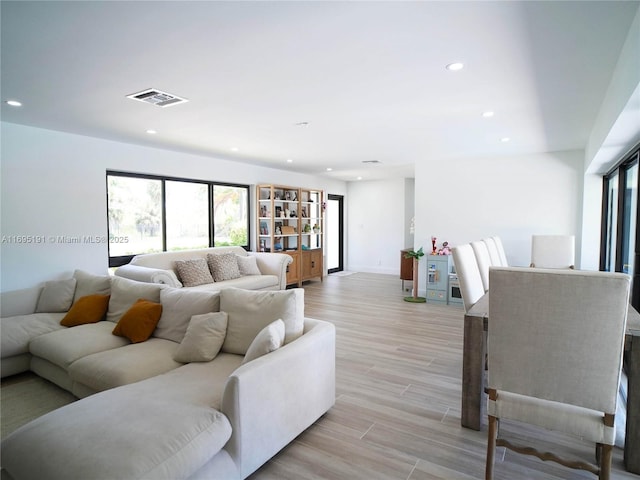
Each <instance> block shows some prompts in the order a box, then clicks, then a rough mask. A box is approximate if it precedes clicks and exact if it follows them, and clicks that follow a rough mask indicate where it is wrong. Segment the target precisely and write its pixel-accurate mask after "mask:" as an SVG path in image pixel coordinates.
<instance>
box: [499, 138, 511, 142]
mask: <svg viewBox="0 0 640 480" xmlns="http://www.w3.org/2000/svg"><path fill="white" fill-rule="evenodd" d="M509 140H511V139H510V138H509V137H502V138H501V139H500V141H501V142H502V143H507V142H508V141H509Z"/></svg>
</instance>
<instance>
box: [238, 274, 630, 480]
mask: <svg viewBox="0 0 640 480" xmlns="http://www.w3.org/2000/svg"><path fill="white" fill-rule="evenodd" d="M304 289H305V315H306V316H308V317H313V318H319V319H323V320H328V321H330V322H332V323H333V324H335V326H336V332H337V333H336V342H337V345H336V356H337V359H336V361H337V368H336V370H337V372H336V377H337V378H336V385H337V387H336V388H337V392H336V397H337V398H336V404H335V406H334V407H333V409H331V410H330V411H329V412H328V413H327V414H326V415H324V416H323V417H322V418H321V419H320V420H318V421H317V422H316V423H315V424H314V425H313V426H312V427H311V428H309V429H308V430H307V431H305V432H304V433H303V434H301V435H300V436H299V437H298V438H297V439H296V440H294V441H293V442H292V443H291V444H289V445H288V446H287V447H286V448H285V449H284V450H282V451H281V452H280V453H279V454H278V455H276V456H275V457H274V458H273V459H272V460H271V461H270V462H269V463H267V464H266V465H264V466H263V467H262V468H261V469H260V470H258V471H257V472H256V473H254V474H253V475H252V476H251V477H250V478H251V479H252V480H267V479H269V480H270V479H279V480H282V479H291V480H294V479H295V480H303V479H340V480H347V479H349V480H355V479H363V480H365V479H366V480H370V479H401V480H405V479H409V480H423V479H446V480H457V479H482V478H484V465H485V451H486V427H485V428H484V429H483V431H481V432H476V431H473V430H469V429H465V428H462V427H461V426H460V385H461V374H462V317H463V310H462V308H461V307H455V306H439V305H433V304H414V303H408V302H404V301H403V297H404V296H405V295H407V294H406V293H405V292H403V291H402V289H401V281H400V280H399V279H398V278H397V277H396V276H393V275H378V274H367V273H355V274H353V275H350V276H332V275H330V276H328V277H325V279H324V281H323V282H319V281H313V282H308V283H305V285H304ZM265 415H268V412H265ZM502 428H503V429H504V430H505V431H509V433H510V434H511V435H512V437H513V436H515V437H516V438H518V437H520V438H526V439H527V441H529V440H531V439H533V440H534V441H537V440H539V439H540V438H543V437H541V435H540V434H539V433H538V432H536V431H531V430H528V429H523V428H519V427H516V426H514V425H507V424H504V423H503V426H502ZM553 439H554V441H555V442H557V444H558V447H553V451H555V452H556V453H565V454H569V455H573V456H575V457H578V458H582V459H587V460H589V461H592V459H593V452H594V448H593V446H592V445H591V444H589V443H585V442H582V441H580V440H576V439H573V438H568V437H564V436H560V435H556V436H554V437H553ZM543 445H544V444H543ZM497 457H498V458H497V459H496V467H495V478H496V479H583V478H586V479H594V478H595V476H593V475H592V474H590V473H587V472H580V471H574V470H568V469H566V468H564V467H561V466H558V465H556V464H554V463H549V462H542V461H540V460H538V459H536V458H533V457H526V456H521V455H518V454H515V453H513V452H510V451H505V449H503V448H499V449H498V455H497ZM612 478H614V479H635V480H638V479H639V478H640V476H637V475H633V474H630V473H628V472H625V471H624V467H623V465H622V451H621V450H620V449H615V456H614V466H613V474H612Z"/></svg>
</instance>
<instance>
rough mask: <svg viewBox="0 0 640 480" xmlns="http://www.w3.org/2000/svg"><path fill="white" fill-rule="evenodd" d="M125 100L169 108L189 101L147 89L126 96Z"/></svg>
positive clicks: (153, 89)
mask: <svg viewBox="0 0 640 480" xmlns="http://www.w3.org/2000/svg"><path fill="white" fill-rule="evenodd" d="M127 98H130V99H132V100H138V101H140V102H145V103H150V104H151V105H156V106H157V107H170V106H172V105H177V104H179V103H185V102H188V101H189V100H187V99H186V98H181V97H178V96H177V95H172V94H170V93H166V92H161V91H160V90H157V89H155V88H149V89H147V90H144V91H142V92H138V93H132V94H131V95H127Z"/></svg>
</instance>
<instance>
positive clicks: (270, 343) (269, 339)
mask: <svg viewBox="0 0 640 480" xmlns="http://www.w3.org/2000/svg"><path fill="white" fill-rule="evenodd" d="M283 343H284V322H283V321H282V320H280V319H278V320H276V321H275V322H272V323H270V324H269V325H267V326H266V327H264V328H263V329H262V330H260V333H258V336H257V337H256V338H254V339H253V342H251V345H250V346H249V349H248V350H247V354H246V355H245V356H244V360H242V363H247V362H250V361H251V360H255V359H256V358H258V357H261V356H263V355H266V354H267V353H271V352H274V351H276V350H277V349H279V348H280V347H281V346H282V344H283Z"/></svg>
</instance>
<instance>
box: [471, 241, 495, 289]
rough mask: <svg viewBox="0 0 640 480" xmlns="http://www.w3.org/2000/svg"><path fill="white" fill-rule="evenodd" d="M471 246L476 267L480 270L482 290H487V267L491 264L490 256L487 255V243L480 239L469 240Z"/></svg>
mask: <svg viewBox="0 0 640 480" xmlns="http://www.w3.org/2000/svg"><path fill="white" fill-rule="evenodd" d="M471 248H472V249H473V254H474V255H475V257H476V262H477V264H478V269H479V270H480V278H482V286H483V288H484V291H485V292H486V291H487V290H489V267H490V266H491V257H490V256H489V249H488V248H487V244H486V243H485V242H482V241H480V240H476V241H475V242H471Z"/></svg>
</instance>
